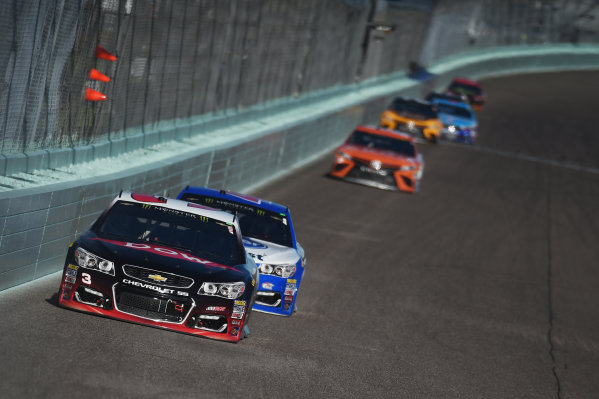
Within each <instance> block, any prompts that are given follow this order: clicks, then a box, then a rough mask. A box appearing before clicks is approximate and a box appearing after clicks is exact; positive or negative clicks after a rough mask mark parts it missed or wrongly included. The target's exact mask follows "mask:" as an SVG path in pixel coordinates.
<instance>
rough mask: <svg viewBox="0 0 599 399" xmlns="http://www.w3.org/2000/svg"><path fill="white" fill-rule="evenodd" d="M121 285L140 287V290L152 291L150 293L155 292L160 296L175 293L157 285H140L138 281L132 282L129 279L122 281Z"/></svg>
mask: <svg viewBox="0 0 599 399" xmlns="http://www.w3.org/2000/svg"><path fill="white" fill-rule="evenodd" d="M123 283H125V284H129V285H134V286H136V287H140V288H146V289H148V290H152V291H157V292H160V293H161V294H173V293H174V292H175V290H172V289H170V288H163V287H158V286H157V285H152V284H149V283H142V282H139V281H132V280H129V279H126V278H125V279H123Z"/></svg>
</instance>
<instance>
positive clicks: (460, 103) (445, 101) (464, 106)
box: [431, 98, 472, 110]
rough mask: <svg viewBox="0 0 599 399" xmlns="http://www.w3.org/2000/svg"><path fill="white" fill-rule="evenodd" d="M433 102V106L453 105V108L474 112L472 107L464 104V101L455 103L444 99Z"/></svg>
mask: <svg viewBox="0 0 599 399" xmlns="http://www.w3.org/2000/svg"><path fill="white" fill-rule="evenodd" d="M431 102H432V103H433V104H445V105H453V106H455V107H458V108H463V109H467V110H472V106H470V104H468V103H465V102H462V101H453V100H446V99H443V98H435V99H434V100H433V101H431Z"/></svg>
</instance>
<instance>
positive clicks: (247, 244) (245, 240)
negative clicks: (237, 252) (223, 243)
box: [243, 237, 268, 249]
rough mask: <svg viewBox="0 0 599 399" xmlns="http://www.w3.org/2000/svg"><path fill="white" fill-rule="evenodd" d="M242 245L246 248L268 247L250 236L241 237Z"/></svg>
mask: <svg viewBox="0 0 599 399" xmlns="http://www.w3.org/2000/svg"><path fill="white" fill-rule="evenodd" d="M243 246H244V247H246V248H259V249H266V248H268V247H267V246H266V245H264V244H261V243H259V242H257V241H254V240H252V239H251V238H247V237H243Z"/></svg>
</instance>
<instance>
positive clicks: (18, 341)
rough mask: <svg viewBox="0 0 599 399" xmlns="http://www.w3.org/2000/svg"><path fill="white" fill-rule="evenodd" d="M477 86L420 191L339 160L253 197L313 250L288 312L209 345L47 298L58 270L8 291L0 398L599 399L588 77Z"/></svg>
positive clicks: (1, 300)
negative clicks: (463, 122) (460, 133)
mask: <svg viewBox="0 0 599 399" xmlns="http://www.w3.org/2000/svg"><path fill="white" fill-rule="evenodd" d="M483 86H484V88H485V90H486V93H487V95H488V104H487V107H486V108H485V109H484V110H483V111H482V112H480V113H479V119H480V132H481V133H480V137H479V141H478V143H477V145H476V146H467V145H458V144H448V143H441V144H440V145H438V146H432V145H422V146H420V149H421V151H422V152H423V154H424V157H425V161H426V169H425V172H424V180H423V184H422V187H421V192H420V193H418V194H416V195H409V194H400V193H394V192H386V191H380V190H377V189H373V188H369V187H363V186H359V185H354V184H349V183H345V182H340V181H336V180H331V179H329V178H327V177H326V176H325V174H326V172H327V170H328V168H329V166H330V163H331V161H332V157H326V158H324V159H321V160H319V161H317V162H315V163H312V164H310V165H308V166H306V167H304V168H303V169H301V170H299V171H297V172H296V173H294V174H293V175H289V176H287V177H285V178H284V179H280V180H278V181H276V182H273V183H271V184H269V185H267V186H264V187H262V188H261V189H259V190H257V191H256V192H254V194H257V195H258V196H262V197H265V198H269V199H272V200H274V201H277V202H281V203H284V204H288V205H289V206H290V208H291V210H292V213H293V217H294V222H295V225H296V230H297V234H298V237H299V239H300V242H301V243H302V245H303V246H304V247H305V248H306V253H307V256H308V264H307V267H308V268H307V273H308V274H307V278H306V279H305V280H304V282H303V285H302V287H301V290H300V293H299V300H298V307H299V310H298V312H297V313H296V314H295V315H294V316H292V317H290V318H283V317H278V316H270V315H265V314H261V313H253V314H252V320H251V323H250V326H251V329H252V334H251V336H250V338H249V339H246V340H244V341H242V342H240V343H239V344H229V343H223V342H217V341H210V340H207V339H201V338H197V337H192V336H187V335H183V334H178V333H173V332H168V331H163V330H159V329H154V328H150V327H144V326H139V325H134V324H129V323H125V322H120V321H116V320H110V319H105V318H101V317H95V316H92V315H87V314H82V313H78V312H75V311H70V310H66V309H62V308H58V307H57V305H56V303H57V301H56V295H55V293H56V291H57V289H58V286H59V277H60V276H59V275H58V274H54V275H51V276H49V277H46V278H44V279H42V280H39V281H36V282H34V283H31V284H28V285H26V286H23V287H18V288H16V289H10V290H8V291H5V292H2V293H0V312H1V314H2V322H1V324H0V326H1V327H0V359H1V362H0V396H2V397H10V398H13V397H14V398H19V397H53V398H58V397H90V398H109V397H115V398H116V397H118V398H121V397H123V398H126V397H144V398H164V397H172V398H204V397H206V398H229V397H234V398H239V397H248V398H296V397H310V398H321V397H322V398H350V397H351V398H365V397H373V398H508V397H512V398H593V397H597V395H598V392H599V378H597V377H598V376H599V290H598V287H599V108H598V104H599V102H598V100H597V93H599V72H576V73H556V74H539V75H526V76H525V75H522V76H513V77H504V78H496V79H488V80H485V81H483ZM348 133H349V132H348ZM65 252H66V248H65Z"/></svg>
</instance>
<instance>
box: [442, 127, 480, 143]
mask: <svg viewBox="0 0 599 399" xmlns="http://www.w3.org/2000/svg"><path fill="white" fill-rule="evenodd" d="M442 133H443V138H444V139H445V140H448V141H453V142H457V143H467V144H474V142H475V141H476V130H473V129H470V128H460V127H457V126H456V127H454V129H450V128H449V127H448V126H446V127H444V128H443V131H442Z"/></svg>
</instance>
